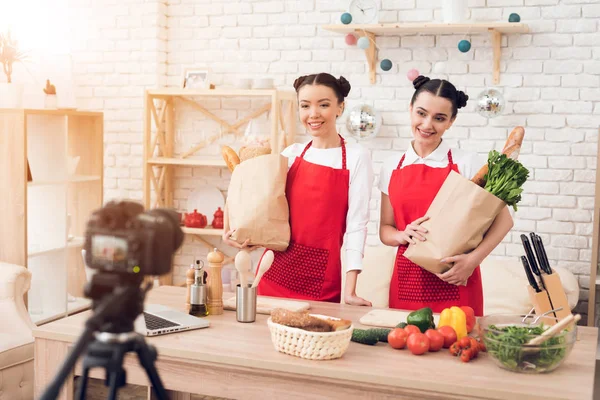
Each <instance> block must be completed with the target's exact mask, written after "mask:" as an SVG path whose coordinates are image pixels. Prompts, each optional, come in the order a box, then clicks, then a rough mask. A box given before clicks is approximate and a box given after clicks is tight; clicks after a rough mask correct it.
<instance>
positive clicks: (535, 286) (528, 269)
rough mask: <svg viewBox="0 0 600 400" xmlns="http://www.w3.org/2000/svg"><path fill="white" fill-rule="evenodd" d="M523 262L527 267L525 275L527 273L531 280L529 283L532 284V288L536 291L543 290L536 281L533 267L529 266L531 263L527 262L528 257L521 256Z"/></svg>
mask: <svg viewBox="0 0 600 400" xmlns="http://www.w3.org/2000/svg"><path fill="white" fill-rule="evenodd" d="M521 262H522V263H523V268H525V275H527V280H528V281H529V284H530V285H531V287H532V288H534V289H535V292H536V293H539V292H541V290H540V288H539V286H538V284H537V282H536V281H535V278H534V276H533V274H532V273H531V269H530V268H529V263H528V262H527V257H525V256H521Z"/></svg>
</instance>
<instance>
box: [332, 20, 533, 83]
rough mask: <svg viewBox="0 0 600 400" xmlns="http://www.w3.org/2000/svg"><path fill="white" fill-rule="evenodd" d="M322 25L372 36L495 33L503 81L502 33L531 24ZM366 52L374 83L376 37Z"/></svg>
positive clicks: (496, 72) (495, 67) (496, 78)
mask: <svg viewBox="0 0 600 400" xmlns="http://www.w3.org/2000/svg"><path fill="white" fill-rule="evenodd" d="M322 28H323V29H324V30H326V31H330V32H335V33H341V34H348V33H351V32H354V33H356V34H357V35H358V36H360V37H362V36H369V37H370V38H371V39H373V40H375V36H376V35H407V34H435V35H447V34H482V33H489V34H490V35H491V42H492V49H493V51H494V59H493V64H492V74H493V82H494V84H498V83H500V56H501V49H500V45H501V43H502V35H503V34H510V33H527V32H529V27H528V26H527V25H526V24H522V23H513V22H473V23H462V24H444V23H424V24H423V23H395V24H371V25H353V24H348V25H343V24H337V25H324V26H322ZM365 55H366V57H367V62H368V64H369V75H370V81H371V83H375V81H376V76H375V74H376V69H377V49H376V47H375V45H374V44H373V42H372V41H369V47H368V48H367V49H365Z"/></svg>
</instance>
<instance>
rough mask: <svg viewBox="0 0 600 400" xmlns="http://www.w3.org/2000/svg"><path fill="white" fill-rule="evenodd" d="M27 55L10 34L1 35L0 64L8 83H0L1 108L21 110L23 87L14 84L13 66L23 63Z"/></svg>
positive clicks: (8, 32)
mask: <svg viewBox="0 0 600 400" xmlns="http://www.w3.org/2000/svg"><path fill="white" fill-rule="evenodd" d="M26 58H27V56H26V54H25V53H24V52H22V51H21V50H20V49H19V46H18V43H17V40H16V39H14V38H13V37H12V35H11V33H10V31H7V32H6V33H0V64H2V71H3V72H4V75H6V83H0V108H20V107H21V102H22V98H23V85H21V84H18V83H13V82H12V74H13V65H14V64H15V63H18V62H23V61H25V59H26Z"/></svg>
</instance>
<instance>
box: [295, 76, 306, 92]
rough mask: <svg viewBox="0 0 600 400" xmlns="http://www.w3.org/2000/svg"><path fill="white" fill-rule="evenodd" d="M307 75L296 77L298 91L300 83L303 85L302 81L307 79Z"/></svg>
mask: <svg viewBox="0 0 600 400" xmlns="http://www.w3.org/2000/svg"><path fill="white" fill-rule="evenodd" d="M306 77H307V75H302V76H300V77H298V78H296V80H295V81H294V89H296V91H298V88H299V87H300V85H302V82H304V79H306Z"/></svg>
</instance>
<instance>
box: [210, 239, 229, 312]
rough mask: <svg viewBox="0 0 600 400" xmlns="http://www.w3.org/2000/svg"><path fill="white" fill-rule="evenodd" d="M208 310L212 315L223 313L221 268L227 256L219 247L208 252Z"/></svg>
mask: <svg viewBox="0 0 600 400" xmlns="http://www.w3.org/2000/svg"><path fill="white" fill-rule="evenodd" d="M206 259H207V260H208V282H207V283H208V286H207V288H206V289H207V297H208V312H209V314H210V315H221V314H223V279H221V270H222V268H223V261H224V260H225V257H224V256H223V254H222V253H221V252H219V251H218V250H217V249H214V250H213V251H211V252H210V253H208V257H207V258H206Z"/></svg>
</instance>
